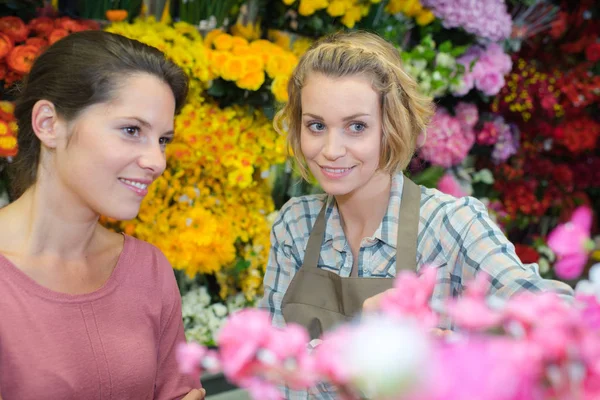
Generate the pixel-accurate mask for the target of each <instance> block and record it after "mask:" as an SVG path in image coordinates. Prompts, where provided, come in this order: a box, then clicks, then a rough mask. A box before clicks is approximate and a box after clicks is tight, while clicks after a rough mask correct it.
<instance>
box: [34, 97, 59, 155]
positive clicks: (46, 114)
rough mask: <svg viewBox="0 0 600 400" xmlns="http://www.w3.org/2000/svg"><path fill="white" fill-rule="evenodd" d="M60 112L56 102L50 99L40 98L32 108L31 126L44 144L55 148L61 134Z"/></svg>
mask: <svg viewBox="0 0 600 400" xmlns="http://www.w3.org/2000/svg"><path fill="white" fill-rule="evenodd" d="M59 122H60V121H59V118H58V114H57V113H56V108H55V107H54V104H52V102H50V101H48V100H38V102H37V103H35V104H34V106H33V109H32V110H31V127H32V128H33V131H34V132H35V135H36V136H37V137H38V138H39V139H40V141H41V142H42V143H43V144H44V146H46V147H48V148H51V149H54V148H56V146H57V143H58V140H59V137H58V136H59V134H60V126H59V125H60V124H59Z"/></svg>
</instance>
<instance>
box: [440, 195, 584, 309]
mask: <svg viewBox="0 0 600 400" xmlns="http://www.w3.org/2000/svg"><path fill="white" fill-rule="evenodd" d="M441 238H442V239H441V240H442V242H443V247H444V248H445V249H447V252H448V261H449V264H450V265H452V264H454V265H455V267H454V271H456V270H457V269H460V271H456V272H458V273H455V272H454V271H453V274H457V275H458V274H460V276H462V280H463V284H464V282H465V281H469V280H470V279H472V278H473V277H474V276H475V274H476V273H478V272H480V271H483V272H485V273H486V274H488V275H489V276H490V277H491V288H490V294H494V295H497V296H500V297H504V298H508V297H510V296H512V295H514V294H516V293H518V292H521V291H524V290H525V291H532V292H546V291H551V292H555V293H557V294H559V295H563V296H566V297H570V296H572V295H573V290H572V289H571V288H570V287H569V286H568V285H567V284H565V283H563V282H559V281H553V280H549V279H543V278H542V277H541V276H540V275H539V273H538V268H537V265H536V264H528V265H524V264H523V263H522V262H521V260H520V259H519V257H518V256H517V254H516V253H515V247H514V245H513V244H512V243H511V242H510V241H509V240H508V239H507V238H506V236H505V235H504V234H503V233H502V231H501V230H500V228H499V227H498V226H497V225H496V224H495V223H494V222H493V221H492V220H491V218H490V217H489V216H488V213H487V209H486V208H485V206H484V205H483V203H481V202H480V201H479V200H476V199H474V198H472V197H465V198H463V199H460V200H457V201H456V203H455V207H452V208H451V209H450V210H449V212H448V214H447V216H446V217H445V218H444V220H443V222H442V233H441ZM450 268H452V267H450Z"/></svg>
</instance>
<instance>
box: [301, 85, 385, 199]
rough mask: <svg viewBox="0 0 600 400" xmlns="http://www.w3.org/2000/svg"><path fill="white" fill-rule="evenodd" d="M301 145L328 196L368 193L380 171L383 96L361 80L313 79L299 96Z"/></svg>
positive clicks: (308, 162)
mask: <svg viewBox="0 0 600 400" xmlns="http://www.w3.org/2000/svg"><path fill="white" fill-rule="evenodd" d="M301 103H302V125H301V129H300V145H301V149H302V154H303V155H304V158H305V159H306V163H307V165H308V167H309V169H310V171H311V172H312V174H313V175H314V176H315V178H316V179H317V180H318V181H319V184H320V185H321V187H322V188H323V190H325V192H327V193H328V194H332V195H334V196H346V195H351V194H353V193H355V192H357V191H359V190H370V189H371V187H370V183H372V182H373V177H374V176H376V175H378V174H381V173H382V172H380V171H379V164H380V154H381V138H382V123H381V118H382V116H381V106H380V100H379V94H378V93H377V92H376V91H375V90H374V89H373V87H372V86H371V82H370V80H369V79H368V78H367V77H365V76H363V75H355V76H347V77H341V78H337V77H336V78H333V77H329V76H326V75H323V74H320V73H312V74H310V76H309V77H308V79H307V80H306V84H305V85H304V87H303V88H302V92H301Z"/></svg>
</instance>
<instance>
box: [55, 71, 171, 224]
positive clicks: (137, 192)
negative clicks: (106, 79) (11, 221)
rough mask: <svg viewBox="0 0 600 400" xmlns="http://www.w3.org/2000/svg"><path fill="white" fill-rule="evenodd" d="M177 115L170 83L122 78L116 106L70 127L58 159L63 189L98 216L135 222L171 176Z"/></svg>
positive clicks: (100, 107) (86, 113) (94, 110)
mask: <svg viewBox="0 0 600 400" xmlns="http://www.w3.org/2000/svg"><path fill="white" fill-rule="evenodd" d="M174 113H175V98H174V96H173V92H172V91H171V89H170V87H169V85H167V84H166V83H165V82H163V81H161V80H160V79H158V78H157V77H155V76H153V75H150V74H145V73H140V74H136V75H131V76H128V77H126V78H122V81H121V82H120V85H118V87H117V89H116V90H115V93H114V95H113V98H112V100H111V101H109V102H106V103H101V104H95V105H92V106H90V107H88V108H86V109H85V110H83V111H82V112H81V114H79V115H78V116H77V118H76V119H75V120H74V121H72V122H70V123H68V124H66V127H67V128H66V131H67V134H66V135H63V136H62V140H61V142H59V143H58V144H57V147H56V150H55V157H54V158H53V163H54V168H55V169H56V174H57V177H58V182H59V184H60V185H62V186H63V188H65V189H67V193H68V194H70V195H72V196H73V197H74V198H75V199H76V201H79V202H81V203H82V204H83V205H84V206H87V207H89V208H90V209H91V210H92V211H93V212H95V213H97V214H100V215H104V216H107V217H111V218H116V219H131V218H134V217H135V216H136V215H137V213H138V211H139V208H140V203H141V202H142V200H143V199H144V196H145V195H146V194H147V193H148V186H149V185H150V184H151V183H152V182H153V181H154V180H155V179H156V178H158V177H159V176H160V175H161V174H162V173H163V171H164V170H165V167H166V159H165V147H166V145H167V144H168V143H170V142H171V141H172V139H173V117H174Z"/></svg>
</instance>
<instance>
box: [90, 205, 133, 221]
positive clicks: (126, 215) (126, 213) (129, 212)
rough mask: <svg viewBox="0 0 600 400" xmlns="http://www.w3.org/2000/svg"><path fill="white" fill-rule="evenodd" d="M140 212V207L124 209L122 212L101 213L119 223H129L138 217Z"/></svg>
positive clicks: (105, 211)
mask: <svg viewBox="0 0 600 400" xmlns="http://www.w3.org/2000/svg"><path fill="white" fill-rule="evenodd" d="M139 212H140V208H139V207H135V208H134V207H131V208H130V209H126V208H124V207H123V208H122V209H120V210H114V209H113V210H104V212H101V213H99V214H100V215H103V216H105V217H108V218H112V219H115V220H117V221H129V220H131V219H134V218H135V217H137V215H138V214H139Z"/></svg>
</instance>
